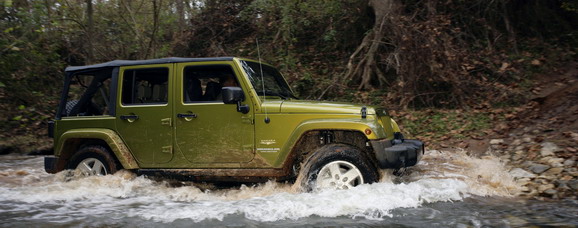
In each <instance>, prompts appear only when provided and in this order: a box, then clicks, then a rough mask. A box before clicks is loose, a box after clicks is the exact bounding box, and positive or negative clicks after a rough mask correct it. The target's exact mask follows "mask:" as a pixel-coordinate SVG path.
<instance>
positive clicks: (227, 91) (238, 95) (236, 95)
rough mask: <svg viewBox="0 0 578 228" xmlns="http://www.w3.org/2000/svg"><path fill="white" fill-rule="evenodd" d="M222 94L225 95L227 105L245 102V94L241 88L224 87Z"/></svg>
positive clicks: (224, 100)
mask: <svg viewBox="0 0 578 228" xmlns="http://www.w3.org/2000/svg"><path fill="white" fill-rule="evenodd" d="M221 94H223V102H225V104H235V103H237V102H241V101H243V100H245V94H244V93H243V90H242V89H241V87H223V88H222V89H221Z"/></svg>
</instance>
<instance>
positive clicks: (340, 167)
mask: <svg viewBox="0 0 578 228" xmlns="http://www.w3.org/2000/svg"><path fill="white" fill-rule="evenodd" d="M363 183H365V182H364V181H363V175H362V174H361V171H360V170H359V169H358V168H357V167H356V166H355V165H353V164H351V163H350V162H347V161H333V162H330V163H327V164H326V165H324V166H323V167H322V168H321V169H320V170H319V174H318V175H317V180H316V182H315V187H316V188H317V189H350V188H353V187H355V186H358V185H360V184H363Z"/></svg>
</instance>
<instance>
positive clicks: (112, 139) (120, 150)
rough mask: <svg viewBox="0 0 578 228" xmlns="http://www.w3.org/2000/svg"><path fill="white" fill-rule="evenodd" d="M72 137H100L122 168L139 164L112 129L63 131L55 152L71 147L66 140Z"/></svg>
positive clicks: (136, 166) (61, 151) (136, 167)
mask: <svg viewBox="0 0 578 228" xmlns="http://www.w3.org/2000/svg"><path fill="white" fill-rule="evenodd" d="M72 139H100V140H102V141H104V142H105V143H106V144H107V145H108V146H109V147H110V149H111V150H112V152H113V153H114V155H115V157H116V158H117V159H118V161H119V162H120V164H121V165H122V167H123V168H124V169H138V168H139V165H138V163H137V162H136V160H135V158H134V157H133V155H132V153H131V152H130V150H129V149H128V147H127V146H126V145H125V144H124V141H123V140H122V139H121V138H120V136H119V135H118V134H117V133H116V132H115V131H113V130H110V129H100V128H86V129H74V130H70V131H67V132H65V133H64V134H62V136H61V137H60V140H58V141H59V142H60V143H59V144H58V145H57V146H56V148H55V150H54V151H55V154H59V155H61V154H62V153H64V152H67V151H68V150H71V149H72V148H70V147H67V141H69V140H72Z"/></svg>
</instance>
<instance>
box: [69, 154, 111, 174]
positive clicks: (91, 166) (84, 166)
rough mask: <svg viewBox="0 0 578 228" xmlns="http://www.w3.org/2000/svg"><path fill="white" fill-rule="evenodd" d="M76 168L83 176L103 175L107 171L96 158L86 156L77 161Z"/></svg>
mask: <svg viewBox="0 0 578 228" xmlns="http://www.w3.org/2000/svg"><path fill="white" fill-rule="evenodd" d="M76 169H77V170H80V172H81V173H82V174H83V175H85V176H104V175H106V174H108V173H107V171H106V167H105V166H104V164H103V163H102V162H101V161H100V160H98V159H96V158H86V159H84V160H82V161H81V162H80V163H78V166H76Z"/></svg>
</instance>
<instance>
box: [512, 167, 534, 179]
mask: <svg viewBox="0 0 578 228" xmlns="http://www.w3.org/2000/svg"><path fill="white" fill-rule="evenodd" d="M510 175H512V177H514V178H526V177H529V178H534V177H536V174H533V173H530V172H528V171H526V170H524V169H521V168H515V169H512V170H510Z"/></svg>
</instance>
